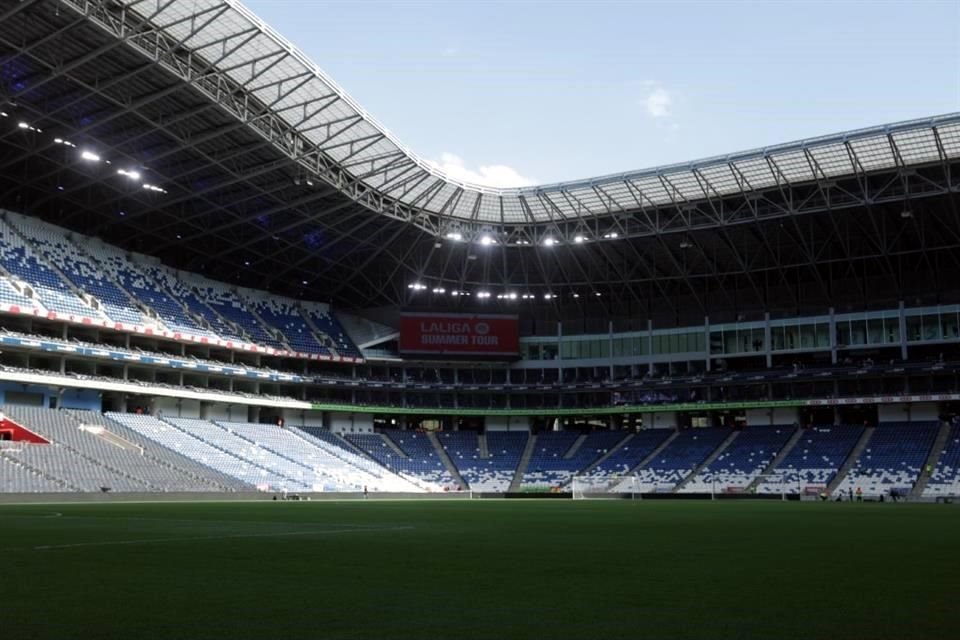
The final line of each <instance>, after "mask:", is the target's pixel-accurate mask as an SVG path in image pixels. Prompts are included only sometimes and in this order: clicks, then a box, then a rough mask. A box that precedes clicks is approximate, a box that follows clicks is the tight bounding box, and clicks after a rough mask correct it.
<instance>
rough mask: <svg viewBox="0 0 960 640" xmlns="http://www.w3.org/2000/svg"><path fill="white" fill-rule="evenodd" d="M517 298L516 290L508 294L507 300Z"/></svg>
mask: <svg viewBox="0 0 960 640" xmlns="http://www.w3.org/2000/svg"><path fill="white" fill-rule="evenodd" d="M516 299H517V294H516V293H515V292H513V291H511V292H510V293H508V294H507V300H516Z"/></svg>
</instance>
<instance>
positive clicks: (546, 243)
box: [543, 236, 557, 247]
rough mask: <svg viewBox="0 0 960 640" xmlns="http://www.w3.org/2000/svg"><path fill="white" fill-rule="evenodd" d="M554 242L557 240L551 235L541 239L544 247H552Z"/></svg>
mask: <svg viewBox="0 0 960 640" xmlns="http://www.w3.org/2000/svg"><path fill="white" fill-rule="evenodd" d="M555 244H557V241H556V239H555V238H554V237H553V236H547V237H546V238H544V239H543V246H545V247H552V246H553V245H555Z"/></svg>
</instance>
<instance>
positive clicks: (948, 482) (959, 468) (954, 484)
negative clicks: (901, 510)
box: [923, 424, 960, 497]
mask: <svg viewBox="0 0 960 640" xmlns="http://www.w3.org/2000/svg"><path fill="white" fill-rule="evenodd" d="M923 495H924V497H937V496H956V495H960V425H957V424H955V425H953V426H952V427H950V435H949V436H948V438H947V442H946V443H945V444H944V446H943V451H942V452H941V453H940V459H939V460H938V461H937V466H936V468H935V469H934V470H933V474H932V475H931V476H930V479H929V480H928V481H927V486H926V488H925V489H924V490H923Z"/></svg>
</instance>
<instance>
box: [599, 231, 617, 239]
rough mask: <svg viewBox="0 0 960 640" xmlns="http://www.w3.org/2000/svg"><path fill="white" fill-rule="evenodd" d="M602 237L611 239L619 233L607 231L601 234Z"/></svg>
mask: <svg viewBox="0 0 960 640" xmlns="http://www.w3.org/2000/svg"><path fill="white" fill-rule="evenodd" d="M603 237H604V238H606V239H607V240H613V239H614V238H619V237H620V234H619V233H617V232H616V231H609V232H607V233H605V234H603Z"/></svg>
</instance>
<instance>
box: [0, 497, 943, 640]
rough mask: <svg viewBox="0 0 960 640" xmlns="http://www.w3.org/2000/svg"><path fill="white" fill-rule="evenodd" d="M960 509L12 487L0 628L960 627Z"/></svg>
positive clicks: (124, 632)
mask: <svg viewBox="0 0 960 640" xmlns="http://www.w3.org/2000/svg"><path fill="white" fill-rule="evenodd" d="M958 558H960V508H957V507H952V506H945V505H912V504H897V505H892V504H836V503H826V504H810V503H804V504H800V503H747V502H744V503H731V502H723V503H720V502H716V503H711V502H625V501H624V502H620V501H616V502H614V501H576V502H568V501H530V500H516V501H492V500H491V501H445V502H427V501H410V502H379V501H374V500H370V501H366V502H364V501H358V502H308V503H289V502H288V503H282V502H276V503H274V502H251V503H189V504H177V503H153V504H120V503H113V504H69V505H67V504H64V505H4V506H0V638H3V639H4V640H19V639H21V638H36V639H41V640H47V639H57V640H66V639H70V638H83V639H112V638H117V639H121V638H122V639H124V640H135V639H139V638H163V639H166V640H173V639H177V638H190V639H202V638H224V639H226V638H229V639H242V638H258V639H263V640H269V639H273V638H282V639H284V640H287V639H294V638H311V639H339V638H351V639H365V638H417V639H421V638H430V639H439V638H450V639H459V638H462V639H466V638H484V639H497V638H537V639H539V638H551V639H553V638H577V639H591V638H600V639H608V638H722V639H726V638H804V639H809V638H843V639H851V640H863V639H876V638H896V639H897V640H905V639H911V640H913V639H917V638H936V639H938V640H942V639H945V638H957V637H960V559H958Z"/></svg>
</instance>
